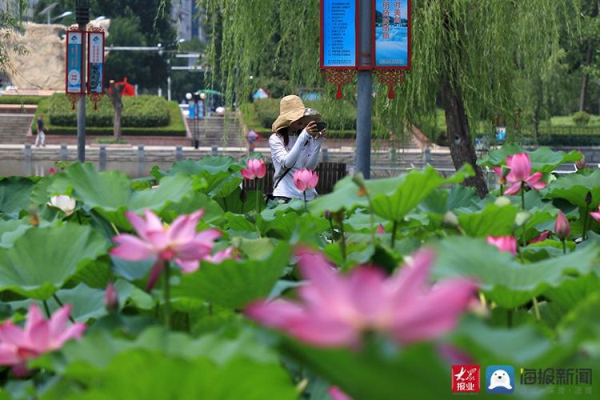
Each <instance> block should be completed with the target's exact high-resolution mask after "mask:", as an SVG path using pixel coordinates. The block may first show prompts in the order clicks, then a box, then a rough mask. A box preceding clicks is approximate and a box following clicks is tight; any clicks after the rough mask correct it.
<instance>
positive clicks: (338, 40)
mask: <svg viewBox="0 0 600 400" xmlns="http://www.w3.org/2000/svg"><path fill="white" fill-rule="evenodd" d="M356 41H357V38H356V0H321V68H354V67H356Z"/></svg>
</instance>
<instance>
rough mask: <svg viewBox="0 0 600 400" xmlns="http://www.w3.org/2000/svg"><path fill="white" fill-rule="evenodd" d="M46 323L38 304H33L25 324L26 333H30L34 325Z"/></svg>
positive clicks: (30, 306)
mask: <svg viewBox="0 0 600 400" xmlns="http://www.w3.org/2000/svg"><path fill="white" fill-rule="evenodd" d="M42 321H45V318H44V315H43V314H42V311H41V310H40V308H39V307H38V305H37V304H35V303H34V302H31V303H30V304H29V310H28V312H27V321H26V322H25V332H29V331H30V330H31V328H33V326H34V325H37V324H38V323H40V322H42Z"/></svg>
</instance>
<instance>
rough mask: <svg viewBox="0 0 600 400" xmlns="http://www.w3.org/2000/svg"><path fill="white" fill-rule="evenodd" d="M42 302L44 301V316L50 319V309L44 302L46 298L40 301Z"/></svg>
mask: <svg viewBox="0 0 600 400" xmlns="http://www.w3.org/2000/svg"><path fill="white" fill-rule="evenodd" d="M42 303H44V310H45V311H46V317H47V318H48V319H50V309H49V308H48V303H47V302H46V300H44V301H42Z"/></svg>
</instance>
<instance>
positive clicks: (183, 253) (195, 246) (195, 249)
mask: <svg viewBox="0 0 600 400" xmlns="http://www.w3.org/2000/svg"><path fill="white" fill-rule="evenodd" d="M213 247H214V243H213V242H208V241H194V242H190V243H187V244H185V245H183V246H181V247H180V248H178V249H177V253H176V258H178V259H181V260H183V261H192V260H193V261H198V260H202V259H204V258H206V257H209V256H210V253H211V251H212V249H213Z"/></svg>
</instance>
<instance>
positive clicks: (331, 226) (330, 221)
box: [329, 218, 335, 242]
mask: <svg viewBox="0 0 600 400" xmlns="http://www.w3.org/2000/svg"><path fill="white" fill-rule="evenodd" d="M329 227H330V228H331V241H332V242H333V241H335V239H334V236H333V234H334V232H333V231H334V229H333V221H332V220H331V218H329Z"/></svg>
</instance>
